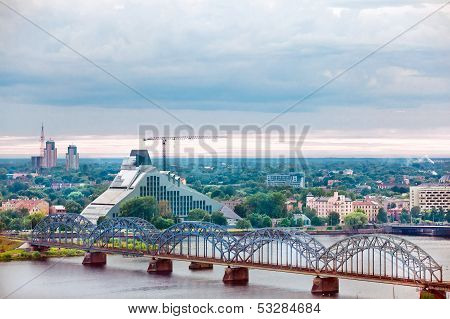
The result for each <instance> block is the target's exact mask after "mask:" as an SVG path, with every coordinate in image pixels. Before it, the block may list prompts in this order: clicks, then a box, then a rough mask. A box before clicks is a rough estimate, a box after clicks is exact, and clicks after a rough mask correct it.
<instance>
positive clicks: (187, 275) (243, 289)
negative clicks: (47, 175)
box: [0, 235, 450, 299]
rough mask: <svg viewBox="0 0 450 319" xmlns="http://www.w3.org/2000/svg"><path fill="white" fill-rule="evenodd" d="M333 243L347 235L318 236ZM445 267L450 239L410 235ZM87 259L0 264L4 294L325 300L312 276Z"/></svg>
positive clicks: (411, 293) (374, 291)
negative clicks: (159, 271)
mask: <svg viewBox="0 0 450 319" xmlns="http://www.w3.org/2000/svg"><path fill="white" fill-rule="evenodd" d="M316 238H317V239H318V240H319V241H320V242H322V243H323V244H324V245H325V246H327V247H328V246H330V245H331V244H333V243H334V242H336V241H337V240H340V239H342V238H344V236H327V235H322V236H316ZM406 238H407V239H408V240H410V241H411V242H413V243H415V244H417V245H419V246H420V247H422V248H423V249H424V250H425V251H427V252H428V253H429V254H430V255H431V256H432V257H433V258H434V259H435V260H436V261H437V262H438V263H439V264H441V265H443V271H444V275H443V276H444V280H450V270H449V268H450V240H449V239H444V238H436V237H406ZM82 260H83V257H70V258H55V259H48V260H45V261H13V262H7V263H0V297H2V298H5V297H7V298H160V299H177V298H209V299H211V298H268V299H272V298H321V296H315V295H312V294H311V293H310V289H311V285H312V279H313V277H311V276H305V275H295V274H288V273H277V272H269V271H262V270H250V282H249V284H248V285H246V286H226V285H224V284H223V283H222V276H223V273H224V267H221V266H214V269H213V270H207V271H190V270H189V269H188V265H189V264H188V263H186V262H178V261H176V262H174V264H173V273H172V274H171V275H168V276H162V275H150V274H148V273H147V271H146V270H147V266H148V261H149V259H148V258H146V257H137V258H130V257H122V256H118V255H108V264H107V265H106V266H105V267H102V268H96V267H84V266H82V265H81V261H82ZM332 298H418V291H417V289H416V288H411V287H401V286H392V285H385V284H377V283H369V282H363V281H350V280H340V292H339V294H337V295H335V296H333V297H332Z"/></svg>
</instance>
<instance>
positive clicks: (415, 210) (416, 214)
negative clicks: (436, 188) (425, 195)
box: [411, 206, 420, 218]
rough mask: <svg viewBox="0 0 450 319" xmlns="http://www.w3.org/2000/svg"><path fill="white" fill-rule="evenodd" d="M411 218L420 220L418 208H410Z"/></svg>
mask: <svg viewBox="0 0 450 319" xmlns="http://www.w3.org/2000/svg"><path fill="white" fill-rule="evenodd" d="M411 216H412V217H413V218H420V206H414V207H413V208H411Z"/></svg>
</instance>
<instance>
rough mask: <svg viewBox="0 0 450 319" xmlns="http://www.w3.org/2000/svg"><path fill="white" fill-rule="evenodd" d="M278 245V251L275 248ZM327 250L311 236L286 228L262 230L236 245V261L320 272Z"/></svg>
mask: <svg viewBox="0 0 450 319" xmlns="http://www.w3.org/2000/svg"><path fill="white" fill-rule="evenodd" d="M274 246H275V248H274ZM325 251H326V248H325V247H324V246H323V245H322V244H321V243H320V242H319V241H317V240H316V239H315V238H314V237H312V236H311V235H309V234H307V233H305V232H302V231H295V230H286V229H282V228H261V229H257V230H255V231H252V232H250V233H247V234H245V235H244V236H243V237H241V238H240V239H239V240H238V241H237V243H236V254H235V256H234V259H233V261H236V262H257V263H267V264H272V265H274V266H277V265H279V266H288V267H296V268H307V269H311V270H316V269H318V268H319V262H320V257H321V256H322V255H323V254H324V253H325Z"/></svg>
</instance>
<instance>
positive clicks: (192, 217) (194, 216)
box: [186, 208, 211, 222]
mask: <svg viewBox="0 0 450 319" xmlns="http://www.w3.org/2000/svg"><path fill="white" fill-rule="evenodd" d="M186 220H189V221H204V222H209V221H211V215H210V214H208V212H207V211H206V210H203V209H200V208H195V209H193V210H191V211H190V212H189V213H188V215H187V218H186Z"/></svg>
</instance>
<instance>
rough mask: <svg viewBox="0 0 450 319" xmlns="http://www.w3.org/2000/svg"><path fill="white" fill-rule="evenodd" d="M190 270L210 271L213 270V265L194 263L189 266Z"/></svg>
mask: <svg viewBox="0 0 450 319" xmlns="http://www.w3.org/2000/svg"><path fill="white" fill-rule="evenodd" d="M189 269H190V270H210V269H213V264H206V263H200V262H197V261H192V262H191V264H190V265H189Z"/></svg>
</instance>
